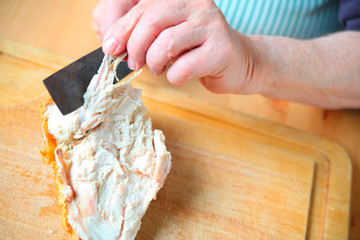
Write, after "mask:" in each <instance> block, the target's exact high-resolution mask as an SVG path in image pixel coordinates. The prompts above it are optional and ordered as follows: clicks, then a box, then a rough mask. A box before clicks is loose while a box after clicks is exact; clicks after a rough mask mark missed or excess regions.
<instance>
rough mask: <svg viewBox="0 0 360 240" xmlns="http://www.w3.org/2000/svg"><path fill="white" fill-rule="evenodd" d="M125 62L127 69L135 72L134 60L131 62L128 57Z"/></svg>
mask: <svg viewBox="0 0 360 240" xmlns="http://www.w3.org/2000/svg"><path fill="white" fill-rule="evenodd" d="M127 62H128V67H129V68H130V69H131V70H135V68H136V65H135V62H134V60H133V59H132V58H131V57H130V56H129V57H128V60H127Z"/></svg>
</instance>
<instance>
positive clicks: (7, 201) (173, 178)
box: [0, 39, 351, 239]
mask: <svg viewBox="0 0 360 240" xmlns="http://www.w3.org/2000/svg"><path fill="white" fill-rule="evenodd" d="M0 40H1V41H0V50H1V55H0V63H1V65H0V70H1V71H0V74H1V75H0V77H1V78H6V79H8V80H9V86H11V85H12V84H11V83H12V82H14V81H16V79H17V78H26V81H27V82H28V83H29V84H28V87H29V89H31V91H30V90H29V94H30V95H31V94H33V95H34V96H30V97H31V98H33V99H32V100H31V101H27V102H24V103H21V104H18V103H17V102H19V101H21V99H23V98H24V99H26V97H27V98H28V97H29V96H17V95H16V89H14V94H9V93H8V92H9V91H7V94H8V95H6V96H3V97H4V98H7V99H8V100H9V99H13V101H14V104H13V105H12V106H8V107H1V108H0V119H1V121H0V233H1V237H0V238H1V239H69V238H70V236H69V235H68V234H67V233H66V232H65V231H64V230H62V228H61V226H60V210H59V207H58V205H57V194H56V190H55V185H54V183H53V181H52V173H51V169H50V167H49V166H47V165H46V164H44V163H43V162H42V161H41V158H40V154H39V150H40V149H41V148H42V137H41V134H40V126H41V119H40V105H41V103H42V102H43V101H44V100H45V99H46V98H47V97H48V95H47V93H46V92H45V91H44V89H43V87H42V86H41V80H42V79H43V78H44V77H46V76H47V75H48V74H50V73H52V72H54V71H55V70H57V69H59V68H60V67H63V66H64V65H65V64H66V63H68V62H69V59H66V58H63V57H60V56H57V55H54V54H51V53H49V52H46V51H44V50H41V49H37V48H33V47H29V46H26V45H22V44H18V43H14V42H12V41H9V40H6V39H5V40H4V39H0ZM148 78H154V76H152V75H151V74H150V73H149V71H148V70H147V69H145V70H144V71H143V73H142V74H140V75H139V76H138V77H137V78H136V79H134V80H133V84H134V85H135V86H137V87H141V88H142V89H143V99H144V103H145V106H146V107H147V109H148V114H147V115H148V117H151V119H152V121H153V127H154V128H157V129H161V130H163V132H164V134H165V136H166V145H167V147H168V150H169V151H170V152H171V154H172V161H173V167H172V170H171V172H170V174H169V176H168V178H167V180H166V182H165V185H164V187H163V188H162V189H161V190H160V191H159V193H158V195H157V199H156V200H155V201H152V202H151V204H150V207H149V209H148V211H147V212H146V214H145V216H144V217H143V220H142V222H143V223H142V225H141V228H140V231H139V233H138V236H137V239H346V238H347V235H348V225H349V206H350V185H351V163H350V160H349V158H348V156H347V154H346V152H345V151H344V150H343V149H342V148H341V147H340V146H339V145H337V144H335V143H333V142H331V141H329V140H327V139H325V138H320V137H317V136H315V135H312V134H309V133H306V132H301V131H298V130H294V129H290V128H287V127H284V126H282V125H279V124H275V123H272V122H270V121H266V120H263V119H260V118H255V117H251V116H248V115H245V114H242V113H239V112H235V111H231V110H229V109H225V108H221V107H218V106H214V105H212V104H210V103H208V102H205V101H203V100H202V99H199V98H197V97H196V96H191V95H188V94H185V93H183V92H180V91H177V90H176V89H173V88H168V87H163V86H159V85H156V84H151V83H149V81H146V80H147V79H148ZM26 81H25V82H26ZM36 96H37V97H36ZM0 99H1V97H0ZM19 99H20V100H19Z"/></svg>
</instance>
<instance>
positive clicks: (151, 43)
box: [103, 0, 260, 93]
mask: <svg viewBox="0 0 360 240" xmlns="http://www.w3.org/2000/svg"><path fill="white" fill-rule="evenodd" d="M118 1H120V0H118ZM103 51H104V52H106V53H109V54H113V55H118V54H120V53H121V52H123V51H127V52H128V65H129V67H130V68H133V69H139V68H141V67H142V66H143V65H144V64H145V63H147V65H148V67H149V68H150V70H151V71H152V72H153V73H155V74H161V73H163V72H164V70H165V67H166V65H167V64H168V63H169V62H172V65H171V66H170V68H169V69H168V71H167V78H168V80H169V81H170V82H171V83H173V84H174V85H181V84H184V83H185V82H187V81H189V80H190V79H194V78H199V79H200V82H201V83H202V84H203V85H204V86H205V87H206V88H207V89H209V90H210V91H212V92H216V93H251V92H254V90H253V89H252V88H253V86H251V81H252V79H253V78H254V75H259V74H260V72H259V71H258V70H257V69H258V68H259V65H260V61H259V59H257V55H256V50H255V48H254V47H253V44H252V42H251V41H250V40H249V39H248V38H247V37H245V36H244V35H241V34H239V33H237V32H236V31H234V30H233V29H232V28H230V26H229V25H228V23H227V22H226V20H225V18H224V16H223V14H222V13H221V11H220V10H219V9H218V8H217V6H216V5H215V4H214V2H213V1H212V0H192V1H188V0H171V1H169V0H156V1H155V0H142V1H139V3H137V4H136V5H134V7H132V8H131V9H130V10H129V12H128V13H126V14H125V15H124V16H123V17H121V18H120V19H119V20H118V21H117V22H116V23H115V24H114V25H112V27H111V28H110V29H109V30H108V31H107V33H106V35H105V38H104V41H103Z"/></svg>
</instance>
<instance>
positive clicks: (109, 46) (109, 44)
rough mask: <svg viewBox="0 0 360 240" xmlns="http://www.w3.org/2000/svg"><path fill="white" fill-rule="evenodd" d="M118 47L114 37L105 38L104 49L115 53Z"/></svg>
mask: <svg viewBox="0 0 360 240" xmlns="http://www.w3.org/2000/svg"><path fill="white" fill-rule="evenodd" d="M117 47H118V43H117V42H116V40H115V39H114V38H109V39H107V40H105V42H104V44H103V49H104V51H105V52H106V53H109V54H112V53H114V52H115V50H116V48H117Z"/></svg>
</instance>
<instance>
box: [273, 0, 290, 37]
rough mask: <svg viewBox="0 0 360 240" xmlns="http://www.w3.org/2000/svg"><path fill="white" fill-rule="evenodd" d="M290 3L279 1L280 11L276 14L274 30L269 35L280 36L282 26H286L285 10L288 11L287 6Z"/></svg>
mask: <svg viewBox="0 0 360 240" xmlns="http://www.w3.org/2000/svg"><path fill="white" fill-rule="evenodd" d="M288 1H289V0H287V1H279V2H278V5H279V7H278V10H277V12H276V13H275V14H276V19H275V21H274V24H273V26H272V29H271V30H270V32H269V35H272V36H274V35H279V26H281V23H282V24H284V23H283V22H284V18H283V14H284V10H285V9H286V7H287V5H288Z"/></svg>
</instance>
